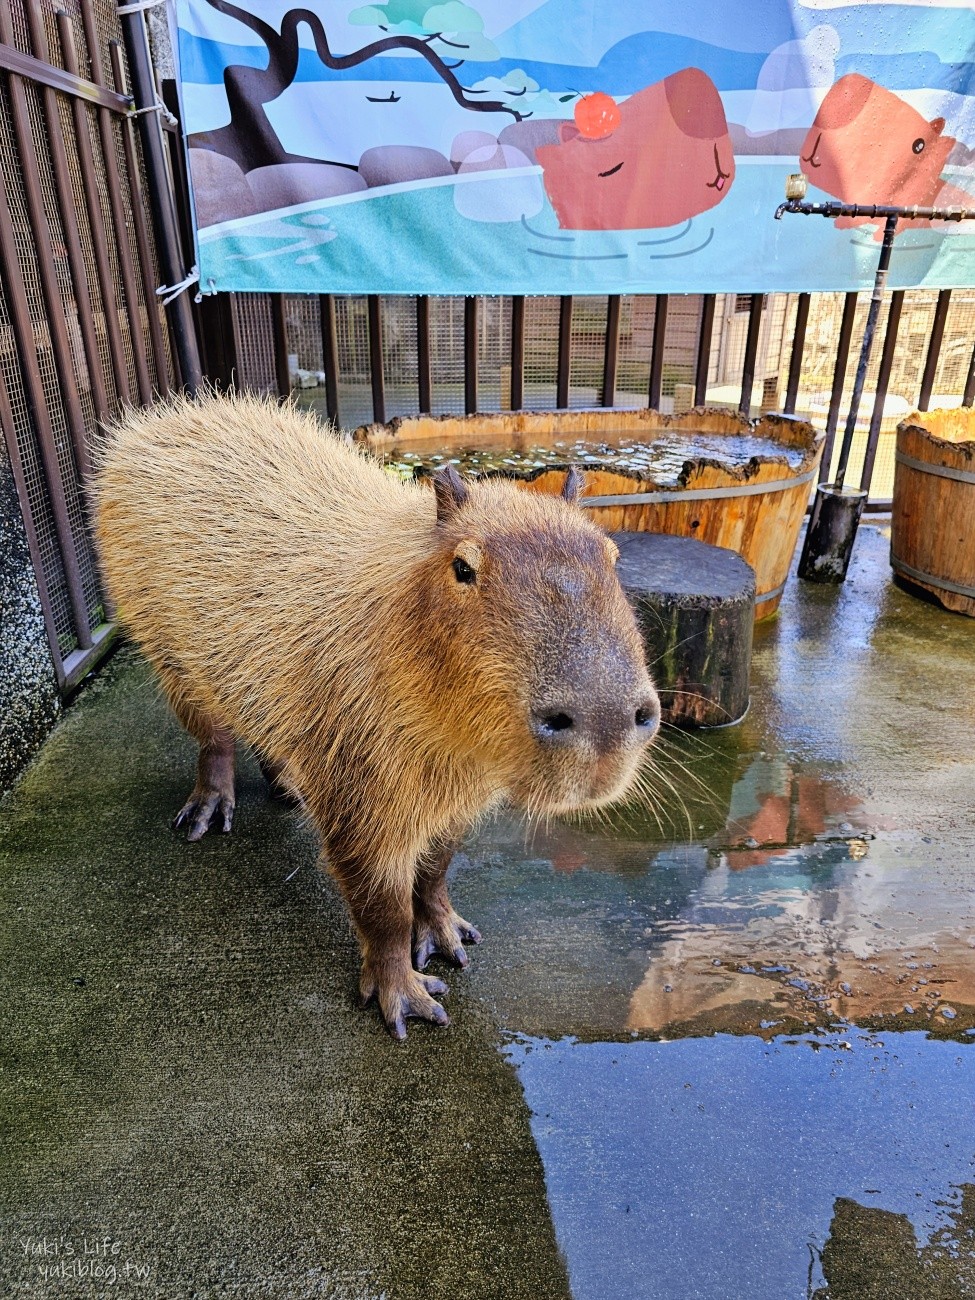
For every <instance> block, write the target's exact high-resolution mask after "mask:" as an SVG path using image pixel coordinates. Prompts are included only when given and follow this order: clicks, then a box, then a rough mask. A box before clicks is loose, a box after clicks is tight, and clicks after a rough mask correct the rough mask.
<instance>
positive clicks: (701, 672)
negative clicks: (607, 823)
mask: <svg viewBox="0 0 975 1300" xmlns="http://www.w3.org/2000/svg"><path fill="white" fill-rule="evenodd" d="M611 536H612V538H613V541H614V542H615V543H616V545H617V546H618V547H619V550H620V558H619V563H618V565H617V573H618V574H619V578H620V582H621V583H622V584H623V589H624V591H625V592H626V594H627V596H628V597H629V600H630V603H631V604H632V605H633V608H634V609H635V611H636V616H637V621H638V623H639V625H640V631H641V632H642V633H643V638H644V641H645V642H646V647H647V664H648V666H649V668H650V675H651V676H652V677H653V680H654V682H655V684H656V687H657V691H658V693H659V695H660V704H661V709H662V715H663V720H664V722H669V723H672V724H674V725H675V726H678V727H720V726H724V725H726V724H728V723H731V722H737V721H738V720H739V719H740V718H743V717H744V716H745V713H746V711H747V709H748V678H749V669H750V666H751V657H752V628H753V626H754V617H755V573H754V571H753V569H752V567H751V565H749V564H747V563H746V562H745V561H744V560H743V559H742V558H741V556H740V555H738V554H737V553H736V552H735V551H728V550H725V548H724V547H722V546H709V545H708V544H707V543H706V542H698V541H695V540H694V539H693V538H691V537H669V536H667V535H666V534H663V533H612V534H611Z"/></svg>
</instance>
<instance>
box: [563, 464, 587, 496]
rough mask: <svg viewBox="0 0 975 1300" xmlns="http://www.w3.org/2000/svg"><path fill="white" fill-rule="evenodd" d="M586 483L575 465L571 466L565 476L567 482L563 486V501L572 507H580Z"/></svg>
mask: <svg viewBox="0 0 975 1300" xmlns="http://www.w3.org/2000/svg"><path fill="white" fill-rule="evenodd" d="M584 481H585V480H584V479H583V477H582V475H581V474H580V472H579V471H578V470H577V469H576V467H575V465H570V466H569V472H568V474H566V476H565V482H564V483H563V484H562V499H563V501H568V503H569V505H570V506H574V505H578V503H579V498H580V496H581V495H582V485H583V483H584Z"/></svg>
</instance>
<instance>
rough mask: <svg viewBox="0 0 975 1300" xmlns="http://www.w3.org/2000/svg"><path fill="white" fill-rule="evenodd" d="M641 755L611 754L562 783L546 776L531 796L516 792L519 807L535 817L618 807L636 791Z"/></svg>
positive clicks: (572, 773) (571, 775) (575, 772)
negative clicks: (537, 814)
mask: <svg viewBox="0 0 975 1300" xmlns="http://www.w3.org/2000/svg"><path fill="white" fill-rule="evenodd" d="M640 761H641V754H639V753H636V754H626V755H623V754H610V755H606V756H605V757H604V758H601V759H600V760H599V761H598V762H597V763H596V764H595V765H594V766H592V767H588V768H586V769H583V770H576V771H571V772H566V773H564V774H560V775H561V776H562V779H561V780H558V779H556V780H554V781H553V780H552V778H551V776H548V775H547V776H546V778H545V779H544V780H542V781H536V782H533V783H532V789H531V791H530V793H524V794H523V793H522V792H521V791H519V790H517V789H513V790H512V791H511V794H512V796H513V798H514V799H515V801H516V802H517V803H520V804H521V805H522V806H523V807H525V808H527V809H528V810H529V811H530V812H533V813H542V814H546V815H552V816H566V815H568V814H572V813H584V812H592V811H595V809H597V808H605V807H606V806H607V805H608V804H613V803H618V802H619V801H620V800H621V799H624V798H625V797H626V796H627V795H628V794H630V792H631V791H632V790H633V788H634V786H635V784H636V778H637V773H638V771H639V768H640Z"/></svg>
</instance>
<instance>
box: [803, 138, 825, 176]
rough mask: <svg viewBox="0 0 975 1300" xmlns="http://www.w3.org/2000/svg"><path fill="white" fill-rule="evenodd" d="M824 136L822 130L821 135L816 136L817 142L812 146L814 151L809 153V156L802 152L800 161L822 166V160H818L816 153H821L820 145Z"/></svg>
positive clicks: (813, 165)
mask: <svg viewBox="0 0 975 1300" xmlns="http://www.w3.org/2000/svg"><path fill="white" fill-rule="evenodd" d="M822 138H823V133H822V131H820V133H819V135H817V136H816V143H815V144H814V145H813V147H812V153H811V154H810V155H809V157H808V158H807V157H806V156H805V154H800V155H799V161H800V162H804V163H808V164H809V166H810V167H822V165H823V164H822V163H821V162H817V160H816V154H817V153H819V145H820V141H821V140H822Z"/></svg>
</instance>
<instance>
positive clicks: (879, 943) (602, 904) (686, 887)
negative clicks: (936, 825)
mask: <svg viewBox="0 0 975 1300" xmlns="http://www.w3.org/2000/svg"><path fill="white" fill-rule="evenodd" d="M689 750H690V742H687V744H686V748H685V758H690V759H693V754H692V753H690V752H689ZM708 762H709V765H710V766H709V770H710V772H711V773H712V774H713V776H712V780H711V781H710V783H709V788H706V787H704V786H703V783H702V784H701V786H700V789H699V790H697V791H696V792H695V793H696V802H695V803H694V804H693V805H690V806H689V807H688V810H687V811H688V812H689V813H690V814H691V817H692V819H693V821H694V823H695V824H696V825H698V826H701V827H703V828H705V830H706V832H707V833H706V835H703V836H702V837H701V838H700V839H698V842H697V843H696V844H689V843H686V842H685V843H683V844H680V843H674V842H673V841H671V842H670V843H662V842H661V840H662V838H663V837H661V835H660V833H659V830H658V828H657V827H656V825H655V823H654V821H653V819H652V818H651V816H650V815H649V814H648V813H646V812H645V811H644V812H642V813H641V812H639V811H636V812H634V810H629V811H624V812H622V813H620V814H617V815H615V817H614V820H613V821H612V822H611V823H610V824H609V825H607V826H602V827H596V826H591V827H578V826H566V825H558V824H554V825H552V826H551V827H550V828H548V829H545V830H539V831H538V832H537V833H535V834H534V835H532V836H529V837H528V838H527V842H526V837H525V834H524V831H523V830H522V829H521V828H519V827H517V826H516V825H515V824H514V823H511V822H506V821H504V820H501V821H499V822H497V823H495V824H494V825H493V826H492V827H488V828H484V830H482V832H481V833H480V834H479V840H478V847H479V849H480V850H481V851H482V855H483V856H482V859H481V860H482V862H483V861H484V858H487V859H488V860H490V858H491V856H492V850H494V851H495V852H497V851H498V850H500V854H499V858H503V860H504V876H503V880H500V879H499V881H498V890H499V891H500V890H502V889H504V890H505V895H504V896H501V894H500V892H499V893H498V894H496V895H495V896H494V898H493V899H491V900H490V901H489V902H487V903H481V902H472V909H473V911H474V913H475V914H477V915H478V917H479V919H481V920H483V922H484V925H485V929H486V930H487V932H488V933H491V932H495V931H497V930H499V929H501V928H503V929H504V931H505V935H506V947H507V949H508V954H509V957H511V956H512V955H514V954H515V953H516V951H517V950H518V948H519V947H520V946H521V945H520V944H519V942H518V934H517V931H516V930H513V929H512V925H511V917H510V915H509V914H508V909H509V908H511V909H512V910H513V911H514V914H515V918H516V924H520V923H521V922H522V918H524V917H526V913H525V911H524V907H523V906H519V900H520V901H521V903H522V904H524V903H526V902H527V901H528V899H529V898H534V897H537V898H538V902H539V907H540V912H539V915H538V916H537V917H535V918H534V919H533V921H532V926H531V929H530V930H529V929H527V928H526V932H525V934H524V937H523V944H524V948H525V950H526V951H525V957H524V969H525V974H526V977H527V976H528V973H529V971H531V976H530V980H531V989H532V995H531V999H530V1003H531V1009H530V1011H526V1010H525V1004H524V1002H525V1000H524V999H523V1000H522V1007H521V1012H520V1014H521V1016H522V1017H525V1016H528V1017H529V1019H527V1020H526V1019H525V1018H521V1019H519V1020H509V1023H518V1024H519V1025H520V1026H521V1027H523V1028H526V1029H531V1030H532V1031H533V1032H548V1033H552V1034H556V1035H558V1034H562V1033H575V1034H579V1035H581V1036H583V1037H592V1036H613V1035H619V1034H621V1033H622V1032H624V1031H626V1030H630V1031H640V1032H646V1033H650V1034H656V1035H661V1036H664V1037H668V1038H671V1037H679V1036H684V1035H687V1034H694V1035H706V1034H713V1033H718V1032H730V1033H755V1034H760V1035H762V1036H764V1037H771V1036H773V1035H775V1034H781V1033H783V1032H802V1031H804V1030H806V1029H810V1028H813V1027H816V1026H819V1027H824V1026H828V1025H831V1024H835V1023H838V1022H840V1023H855V1024H860V1025H865V1026H868V1027H900V1028H902V1029H905V1030H906V1029H914V1028H924V1029H926V1030H928V1031H929V1032H934V1033H938V1034H946V1035H952V1034H953V1035H955V1036H958V1035H959V1034H961V1033H963V1032H964V1031H965V1030H967V1029H968V1028H970V1027H973V1026H975V915H973V909H972V896H971V893H970V890H969V889H968V888H967V881H966V880H964V879H961V878H960V877H958V876H957V875H953V874H951V873H948V872H946V871H945V869H944V867H943V865H941V864H940V859H939V858H938V857H937V853H938V852H939V851H938V850H935V849H932V848H929V847H928V844H927V843H926V842H925V841H924V839H923V837H921V836H919V835H917V834H907V833H904V832H897V831H893V830H891V829H889V828H888V827H886V826H885V825H884V824H883V822H882V821H881V820H880V819H878V818H876V817H870V816H868V814H867V812H866V811H865V809H864V807H863V806H862V805H861V804H860V803H859V802H858V801H857V800H856V799H854V798H853V797H852V796H851V795H850V794H849V793H848V792H847V791H846V790H845V789H844V788H843V786H842V785H841V784H840V782H839V781H838V780H836V779H833V778H832V777H826V776H824V775H822V774H818V773H816V772H814V771H810V770H808V769H803V767H802V766H801V765H800V764H798V763H797V762H795V761H793V760H790V759H788V758H787V757H785V756H770V755H767V754H764V753H760V754H753V755H750V756H748V757H747V758H746V757H743V756H738V757H736V756H735V755H734V753H733V752H729V753H725V754H724V755H722V754H720V753H718V754H715V753H714V752H711V753H709V754H708ZM702 791H703V793H702ZM546 866H548V867H549V871H548V872H547V871H546V870H545V867H546ZM551 871H554V872H555V873H556V874H557V875H558V877H559V883H558V884H557V885H556V886H554V887H553V884H552V883H551V874H550V872H551ZM570 881H571V885H570ZM471 883H472V884H473V879H472V878H471ZM482 883H486V882H485V881H483V880H482ZM492 906H493V909H494V911H493V914H492ZM519 956H520V954H519ZM481 960H483V957H482V958H481ZM519 964H520V963H516V964H515V967H514V969H518V965H519ZM541 965H544V967H545V970H544V971H540V970H539V969H538V968H539V966H541ZM570 987H571V988H572V989H573V990H574V993H573V997H572V998H571V999H570V998H569V997H568V996H567V990H568V989H569V988H570ZM513 993H514V994H515V995H516V994H517V981H516V982H515V987H514V989H513ZM503 996H504V997H507V996H508V994H507V993H505V994H504V995H503ZM554 1006H557V1007H558V1017H559V1018H558V1019H556V1020H554V1021H553V1020H552V1019H550V1018H549V1019H546V1017H547V1016H548V1013H549V1012H550V1011H551V1009H552V1008H553V1007H554Z"/></svg>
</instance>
